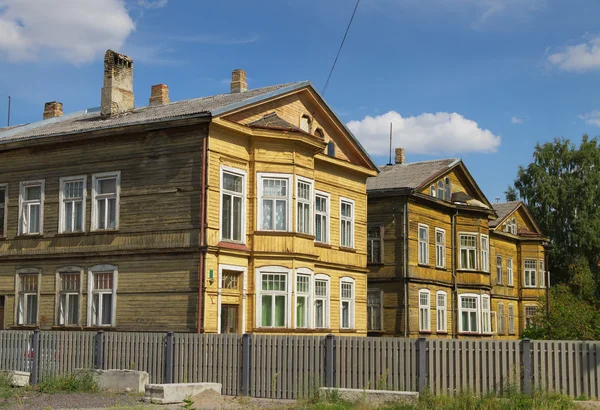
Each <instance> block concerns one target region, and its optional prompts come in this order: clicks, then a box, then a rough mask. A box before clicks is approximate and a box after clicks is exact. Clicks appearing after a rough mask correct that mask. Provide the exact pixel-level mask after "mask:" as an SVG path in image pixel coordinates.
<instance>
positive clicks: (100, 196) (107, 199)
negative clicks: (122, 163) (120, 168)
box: [92, 172, 121, 230]
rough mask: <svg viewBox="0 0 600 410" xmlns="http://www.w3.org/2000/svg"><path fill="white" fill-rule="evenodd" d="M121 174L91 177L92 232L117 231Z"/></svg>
mask: <svg viewBox="0 0 600 410" xmlns="http://www.w3.org/2000/svg"><path fill="white" fill-rule="evenodd" d="M120 191H121V173H120V172H109V173H102V174H95V175H92V230H112V229H119V201H120V200H119V198H120V195H121V194H120Z"/></svg>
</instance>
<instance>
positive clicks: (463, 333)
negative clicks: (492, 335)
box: [458, 332, 486, 336]
mask: <svg viewBox="0 0 600 410" xmlns="http://www.w3.org/2000/svg"><path fill="white" fill-rule="evenodd" d="M458 334H459V335H461V336H486V335H484V334H483V333H479V332H458Z"/></svg>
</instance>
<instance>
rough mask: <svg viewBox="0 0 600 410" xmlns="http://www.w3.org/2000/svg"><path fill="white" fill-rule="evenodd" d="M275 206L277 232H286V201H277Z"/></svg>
mask: <svg viewBox="0 0 600 410" xmlns="http://www.w3.org/2000/svg"><path fill="white" fill-rule="evenodd" d="M275 206H276V209H275V230H277V231H285V230H286V225H287V223H286V222H287V217H286V212H287V209H286V201H276V203H275Z"/></svg>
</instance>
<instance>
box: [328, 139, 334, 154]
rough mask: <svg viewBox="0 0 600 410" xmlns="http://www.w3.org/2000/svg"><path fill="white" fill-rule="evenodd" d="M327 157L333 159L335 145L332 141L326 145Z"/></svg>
mask: <svg viewBox="0 0 600 410" xmlns="http://www.w3.org/2000/svg"><path fill="white" fill-rule="evenodd" d="M327 155H328V156H330V157H335V143H334V142H333V141H329V142H328V143H327Z"/></svg>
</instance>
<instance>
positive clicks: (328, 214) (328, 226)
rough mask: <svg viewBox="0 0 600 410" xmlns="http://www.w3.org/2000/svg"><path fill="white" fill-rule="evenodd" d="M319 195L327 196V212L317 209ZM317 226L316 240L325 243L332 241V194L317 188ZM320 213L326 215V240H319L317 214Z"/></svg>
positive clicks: (315, 208)
mask: <svg viewBox="0 0 600 410" xmlns="http://www.w3.org/2000/svg"><path fill="white" fill-rule="evenodd" d="M317 196H320V197H322V198H326V201H327V209H326V210H325V212H321V211H317V204H316V201H317ZM314 210H315V227H314V232H315V242H318V243H325V244H329V243H331V195H330V194H328V193H327V192H323V191H318V190H315V207H314ZM317 215H320V216H324V217H325V236H326V237H325V241H317V238H316V236H317V231H316V229H317V228H316V216H317Z"/></svg>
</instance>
